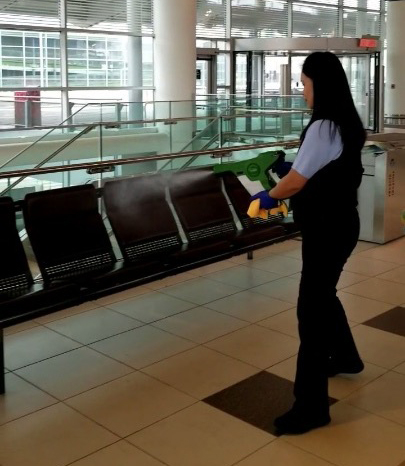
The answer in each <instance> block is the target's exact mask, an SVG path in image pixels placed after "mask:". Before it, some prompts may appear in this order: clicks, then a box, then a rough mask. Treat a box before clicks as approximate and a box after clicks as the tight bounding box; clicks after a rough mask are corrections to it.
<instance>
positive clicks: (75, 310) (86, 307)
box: [35, 301, 98, 324]
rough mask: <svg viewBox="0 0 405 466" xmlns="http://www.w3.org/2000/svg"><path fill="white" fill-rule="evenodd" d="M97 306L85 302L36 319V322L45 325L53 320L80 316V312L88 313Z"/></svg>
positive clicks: (90, 302)
mask: <svg viewBox="0 0 405 466" xmlns="http://www.w3.org/2000/svg"><path fill="white" fill-rule="evenodd" d="M97 307H98V304H97V303H96V302H95V301H87V302H86V303H82V304H79V305H78V306H73V307H68V308H66V309H62V310H61V311H58V312H52V313H51V314H47V315H45V316H42V317H37V318H36V319H35V321H36V322H39V323H40V324H47V323H48V322H53V321H55V320H59V319H64V318H65V317H70V316H74V315H76V314H81V313H82V312H86V311H90V310H92V309H96V308H97Z"/></svg>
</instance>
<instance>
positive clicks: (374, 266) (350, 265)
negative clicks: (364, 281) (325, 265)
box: [344, 254, 398, 277]
mask: <svg viewBox="0 0 405 466" xmlns="http://www.w3.org/2000/svg"><path fill="white" fill-rule="evenodd" d="M395 268H398V264H395V263H393V262H385V261H380V260H378V259H371V258H369V257H363V256H360V255H359V254H355V255H354V256H351V257H349V259H348V261H347V262H346V264H345V267H344V269H345V270H346V271H348V272H353V273H360V274H362V275H368V276H370V277H375V276H376V275H379V274H380V273H384V272H388V271H389V270H392V269H395Z"/></svg>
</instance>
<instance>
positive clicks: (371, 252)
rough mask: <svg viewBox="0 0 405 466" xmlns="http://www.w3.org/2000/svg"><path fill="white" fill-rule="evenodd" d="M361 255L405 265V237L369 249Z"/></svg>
mask: <svg viewBox="0 0 405 466" xmlns="http://www.w3.org/2000/svg"><path fill="white" fill-rule="evenodd" d="M359 255H360V256H362V257H370V258H372V259H379V260H382V261H386V262H393V263H395V264H400V265H405V237H402V238H400V239H397V240H395V241H391V242H389V243H387V244H384V245H382V246H376V247H375V248H371V249H367V251H362V252H360V253H359Z"/></svg>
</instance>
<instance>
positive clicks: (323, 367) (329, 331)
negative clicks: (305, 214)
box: [294, 209, 360, 415]
mask: <svg viewBox="0 0 405 466" xmlns="http://www.w3.org/2000/svg"><path fill="white" fill-rule="evenodd" d="M359 229H360V228H359V217H358V213H357V210H356V209H353V210H352V211H351V212H345V214H344V216H341V217H339V216H336V217H335V218H333V219H332V218H331V219H329V220H328V219H325V221H322V228H321V229H319V228H314V226H313V224H312V225H308V226H306V225H302V230H301V231H302V259H303V268H302V274H301V282H300V290H299V297H298V305H297V314H298V327H299V335H300V348H299V353H298V361H297V373H296V378H295V384H294V395H295V398H296V403H295V407H296V408H298V409H302V410H304V411H308V412H311V413H314V414H315V415H317V414H320V415H323V414H325V413H327V412H328V411H329V405H328V372H327V369H328V361H329V358H334V359H335V360H339V361H342V362H344V361H357V360H358V359H360V357H359V354H358V351H357V348H356V345H355V343H354V340H353V336H352V333H351V331H350V327H349V325H348V322H347V318H346V314H345V311H344V309H343V306H342V304H341V302H340V300H339V298H338V297H337V296H336V285H337V283H338V281H339V277H340V274H341V272H342V270H343V266H344V264H345V262H346V261H347V259H348V257H349V256H350V254H351V253H352V251H353V249H354V247H355V246H356V243H357V240H358V237H359Z"/></svg>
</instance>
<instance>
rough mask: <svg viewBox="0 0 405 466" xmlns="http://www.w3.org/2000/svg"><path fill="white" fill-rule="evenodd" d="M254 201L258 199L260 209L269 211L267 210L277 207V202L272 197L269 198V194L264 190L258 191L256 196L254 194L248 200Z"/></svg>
mask: <svg viewBox="0 0 405 466" xmlns="http://www.w3.org/2000/svg"><path fill="white" fill-rule="evenodd" d="M256 199H260V208H261V209H266V210H269V209H274V207H277V206H278V200H277V199H273V198H272V197H270V195H269V192H268V191H266V190H264V191H260V192H258V193H257V194H255V195H254V196H252V197H251V198H250V201H254V200H256Z"/></svg>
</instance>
